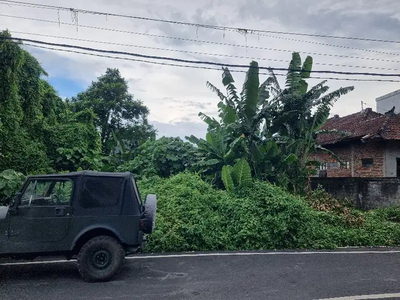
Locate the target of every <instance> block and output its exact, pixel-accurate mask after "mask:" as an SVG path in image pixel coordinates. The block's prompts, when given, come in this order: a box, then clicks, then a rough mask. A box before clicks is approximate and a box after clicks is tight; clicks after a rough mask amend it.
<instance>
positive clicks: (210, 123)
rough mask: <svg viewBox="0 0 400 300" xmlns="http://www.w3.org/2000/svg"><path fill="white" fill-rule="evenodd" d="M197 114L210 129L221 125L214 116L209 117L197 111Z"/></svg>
mask: <svg viewBox="0 0 400 300" xmlns="http://www.w3.org/2000/svg"><path fill="white" fill-rule="evenodd" d="M198 116H199V117H200V118H201V119H202V120H203V121H204V122H205V123H206V124H207V125H208V126H209V127H210V128H211V129H215V128H218V127H220V126H221V125H220V124H219V122H218V121H217V120H215V119H214V118H211V117H209V116H207V115H206V114H203V113H202V112H199V113H198Z"/></svg>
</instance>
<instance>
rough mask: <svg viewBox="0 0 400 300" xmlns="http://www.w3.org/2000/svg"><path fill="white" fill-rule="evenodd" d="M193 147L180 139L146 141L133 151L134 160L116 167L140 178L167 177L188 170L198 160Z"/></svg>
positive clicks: (169, 138) (166, 138) (164, 138)
mask: <svg viewBox="0 0 400 300" xmlns="http://www.w3.org/2000/svg"><path fill="white" fill-rule="evenodd" d="M197 155H198V154H197V151H196V149H195V148H194V146H193V145H192V144H190V143H188V142H184V141H182V140H181V139H180V138H172V137H162V138H159V139H158V140H155V141H147V142H145V143H144V144H143V145H141V146H139V147H138V148H137V149H136V150H135V158H134V159H133V160H131V161H128V162H126V163H125V164H123V165H122V166H120V167H118V170H119V171H131V172H133V173H134V174H135V175H136V177H137V178H141V177H142V176H153V175H157V176H161V177H169V176H170V175H172V174H178V173H180V172H183V171H185V170H188V169H190V168H191V167H192V166H193V165H194V164H195V162H196V161H197V160H198V158H197Z"/></svg>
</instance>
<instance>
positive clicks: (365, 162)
mask: <svg viewBox="0 0 400 300" xmlns="http://www.w3.org/2000/svg"><path fill="white" fill-rule="evenodd" d="M361 162H362V166H363V167H364V168H372V165H373V164H374V160H373V159H372V158H363V159H361Z"/></svg>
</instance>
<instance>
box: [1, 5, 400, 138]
mask: <svg viewBox="0 0 400 300" xmlns="http://www.w3.org/2000/svg"><path fill="white" fill-rule="evenodd" d="M25 1H26V2H30V3H40V4H51V5H56V6H66V7H72V8H78V9H86V10H96V11H102V12H108V13H119V14H126V15H134V16H141V17H150V18H158V19H168V20H175V21H183V22H194V23H204V24H212V25H221V26H231V27H240V28H254V29H263V30H276V31H288V32H306V33H313V34H323V35H341V36H355V37H366V38H377V39H389V40H400V39H399V38H398V36H399V32H400V1H398V0H378V1H372V0H371V1H369V0H364V1H363V0H352V1H342V0H333V1H331V0H319V1H315V0H303V1H296V0H269V1H266V0H265V1H262V0H246V1H240V0H230V1H223V0H219V1H218V0H197V1H188V0H174V1H171V0H163V1H162V0H153V1H145V0H142V1H140V0H136V1H130V0H98V1H90V0H86V1H77V0H69V1H65V0H52V1H50V0H35V1H30V0H25ZM0 14H3V15H9V16H18V17H26V18H36V19H43V20H50V21H52V22H53V23H52V22H39V21H33V20H24V19H17V18H12V17H5V16H0V30H2V29H9V30H10V31H11V33H12V34H13V36H15V37H22V38H31V39H37V40H42V41H49V42H55V43H66V44H74V45H82V46H88V47H93V48H99V49H107V50H119V51H126V52H135V53H140V54H147V55H158V56H167V57H175V58H183V59H191V60H208V61H215V62H221V63H227V64H249V62H250V61H251V59H254V60H257V61H258V62H259V64H260V65H261V66H265V67H287V66H288V62H289V60H290V58H291V51H299V52H301V56H302V58H305V57H306V56H307V55H308V54H310V55H311V56H313V59H314V70H338V71H353V72H379V73H400V57H399V55H400V51H399V47H400V44H396V43H376V42H366V41H354V40H345V39H331V38H314V37H312V38H310V37H304V36H294V35H293V36H292V35H278V34H270V36H259V35H257V34H248V35H243V34H241V33H238V32H230V31H219V30H212V29H205V28H196V27H190V26H183V25H173V24H168V23H159V22H152V21H144V20H135V19H126V18H119V17H112V16H108V17H105V16H102V15H92V14H78V15H77V16H76V15H72V14H71V13H69V12H63V11H60V12H57V11H56V10H43V9H37V8H29V7H20V6H17V5H13V4H10V5H4V4H1V2H0ZM76 19H77V20H78V24H79V25H78V26H71V25H65V24H58V21H60V22H61V23H76ZM54 22H55V23H54ZM84 26H92V27H102V28H108V29H115V30H119V31H129V32H130V33H128V32H118V31H110V30H99V29H94V28H87V27H84ZM33 34H46V35H52V36H57V37H59V38H53V37H43V36H35V35H33ZM150 35H162V36H165V37H170V38H162V37H154V36H150ZM66 38H72V39H73V40H68V39H66ZM176 38H183V39H192V40H199V41H202V42H194V41H185V40H180V39H176ZM74 39H85V40H92V41H97V42H103V43H94V42H89V41H80V40H74ZM204 41H208V42H215V43H219V44H213V43H205V42H204ZM104 42H111V43H117V44H125V46H124V45H111V44H104ZM321 43H322V44H329V45H320V44H321ZM222 44H230V45H222ZM232 44H236V45H239V46H232ZM243 46H247V47H243ZM143 47H147V48H143ZM148 47H157V48H163V50H156V49H149V48H148ZM254 47H259V48H260V47H261V48H269V49H275V50H266V49H255V48H254ZM349 48H359V49H360V50H355V49H349ZM27 49H28V50H29V51H30V52H31V53H32V54H33V55H34V56H35V57H36V58H37V59H38V60H39V61H40V62H41V64H42V65H43V67H44V69H45V70H46V71H47V72H48V74H49V77H48V80H49V81H50V82H51V83H52V84H53V86H55V88H56V89H57V91H58V92H59V94H60V96H62V97H71V96H74V95H76V94H77V93H79V92H81V91H84V90H85V89H86V88H87V87H88V85H89V84H90V83H91V82H92V81H94V80H96V77H98V76H100V75H101V74H103V73H104V72H105V70H106V69H107V68H108V67H111V68H119V69H120V71H121V73H122V76H123V77H124V78H125V79H126V80H127V81H128V83H129V88H130V92H131V93H132V94H133V95H134V96H135V98H137V99H141V100H142V101H143V102H144V104H145V105H146V106H148V107H149V109H150V115H149V120H150V122H151V123H152V124H154V126H155V127H156V129H157V130H158V132H159V136H163V135H166V136H180V137H182V138H183V137H184V136H185V135H190V134H194V135H197V136H199V137H203V136H204V134H205V130H206V126H205V125H204V124H203V123H202V121H201V120H200V118H199V117H198V116H197V114H198V112H200V111H201V112H204V113H206V114H209V115H216V114H217V103H218V98H217V96H216V95H215V94H213V93H212V92H211V91H210V90H209V89H208V88H207V87H206V81H207V80H208V81H210V82H212V83H213V84H215V85H217V86H219V87H221V88H222V83H221V74H222V72H221V71H220V70H203V69H190V68H180V67H172V66H162V65H155V64H147V63H143V62H135V61H124V60H115V59H109V58H100V57H94V56H87V55H82V54H75V53H66V52H58V51H51V50H44V49H38V48H32V47H27ZM166 49H168V50H178V51H189V52H201V53H209V54H218V55H219V56H215V55H214V56H212V55H205V54H198V53H197V54H196V53H182V52H177V51H167V50H166ZM278 50H279V51H278ZM379 52H381V53H379ZM382 52H384V53H386V54H382ZM317 54H318V55H317ZM321 54H324V55H321ZM221 55H227V56H242V57H246V58H235V57H225V56H221ZM338 56H346V57H338ZM348 57H351V58H348ZM382 60H383V61H382ZM332 65H341V66H332ZM348 66H353V67H348ZM388 69H389V70H388ZM234 76H235V80H236V82H237V87H238V88H241V86H242V84H243V79H244V75H243V74H241V73H235V74H234ZM320 76H326V75H320ZM329 77H341V78H371V77H360V76H349V75H346V76H341V75H331V76H329ZM266 78H267V77H266V75H262V76H261V80H263V79H264V80H265V79H266ZM396 79H398V78H396ZM280 80H281V81H282V83H283V78H280ZM319 81H320V80H316V79H313V80H310V81H309V84H310V85H315V84H316V83H318V82H319ZM348 85H354V86H355V90H354V91H353V92H352V93H350V94H348V95H346V96H344V97H342V98H341V99H340V100H339V101H338V102H337V103H336V104H335V106H334V107H333V109H332V114H339V115H346V114H350V113H353V112H357V111H360V109H361V101H363V102H365V103H366V104H367V105H366V106H369V107H372V108H373V109H374V110H375V109H376V104H375V98H377V97H379V96H382V95H384V94H386V93H390V92H393V91H395V90H398V89H400V84H399V83H387V82H353V81H334V80H329V81H328V86H330V87H331V90H334V89H336V88H339V87H341V86H348Z"/></svg>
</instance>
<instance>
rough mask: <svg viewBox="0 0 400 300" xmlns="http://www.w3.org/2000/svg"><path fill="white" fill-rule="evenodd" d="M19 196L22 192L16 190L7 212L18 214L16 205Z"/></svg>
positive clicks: (19, 201)
mask: <svg viewBox="0 0 400 300" xmlns="http://www.w3.org/2000/svg"><path fill="white" fill-rule="evenodd" d="M21 197H22V193H20V192H18V193H17V195H16V196H15V199H14V201H13V203H12V204H11V206H10V209H9V212H10V214H12V215H17V214H18V209H17V208H18V205H20V203H21Z"/></svg>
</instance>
